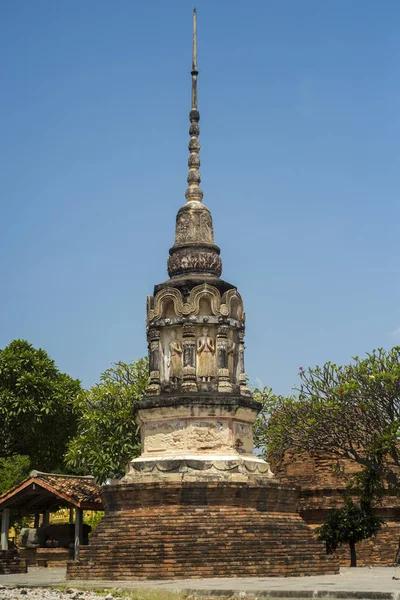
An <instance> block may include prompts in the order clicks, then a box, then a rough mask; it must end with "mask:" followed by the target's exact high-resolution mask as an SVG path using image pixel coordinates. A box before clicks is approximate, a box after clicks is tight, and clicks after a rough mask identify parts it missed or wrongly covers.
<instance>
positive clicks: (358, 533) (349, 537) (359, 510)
mask: <svg viewBox="0 0 400 600" xmlns="http://www.w3.org/2000/svg"><path fill="white" fill-rule="evenodd" d="M382 523H383V519H381V517H378V516H377V515H376V514H374V512H373V510H372V508H371V505H370V504H365V503H360V504H359V505H357V504H355V503H354V502H353V500H352V499H351V498H347V499H346V500H345V503H344V506H342V508H339V509H338V510H333V511H331V512H330V513H329V516H328V518H327V521H326V523H325V524H324V525H322V527H318V528H317V529H316V531H315V532H316V534H317V535H318V539H320V540H322V541H324V542H326V548H327V551H328V552H329V553H332V552H334V551H335V550H336V549H337V548H338V547H339V546H341V545H342V544H349V546H350V549H351V551H352V561H351V563H352V564H351V566H352V567H353V566H354V567H355V566H356V554H355V545H356V544H357V543H358V542H361V540H366V539H368V538H370V537H371V536H373V535H376V534H377V533H378V531H379V529H380V528H381V526H382Z"/></svg>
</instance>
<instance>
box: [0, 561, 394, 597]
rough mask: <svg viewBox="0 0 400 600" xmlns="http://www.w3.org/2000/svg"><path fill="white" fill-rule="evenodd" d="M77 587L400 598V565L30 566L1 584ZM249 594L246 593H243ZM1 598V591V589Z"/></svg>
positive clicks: (1, 579) (0, 580) (2, 577)
mask: <svg viewBox="0 0 400 600" xmlns="http://www.w3.org/2000/svg"><path fill="white" fill-rule="evenodd" d="M65 585H68V586H70V587H71V588H74V589H77V588H78V589H79V588H80V589H87V588H122V589H158V590H162V589H168V590H180V591H185V592H187V593H188V594H196V595H199V596H200V595H201V596H210V595H212V596H233V595H235V596H238V595H239V594H240V592H242V597H243V598H246V599H247V600H250V599H251V598H258V599H259V600H261V599H262V598H268V597H269V598H278V597H279V598H281V599H282V598H326V599H329V598H332V599H333V598H340V599H346V598H349V599H351V598H353V599H356V598H357V599H358V600H374V599H376V600H400V568H396V567H375V568H363V567H361V568H357V569H350V568H343V569H341V572H340V574H339V575H324V576H317V577H287V578H284V577H254V578H237V579H225V578H213V579H191V580H188V579H187V580H183V579H179V580H157V581H67V580H66V578H65V570H64V569H57V568H55V569H49V568H47V569H45V568H30V569H29V571H28V573H27V574H21V575H0V586H24V587H57V586H65ZM243 592H245V593H246V595H244V594H243ZM0 597H1V592H0Z"/></svg>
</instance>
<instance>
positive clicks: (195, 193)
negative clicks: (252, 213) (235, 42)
mask: <svg viewBox="0 0 400 600" xmlns="http://www.w3.org/2000/svg"><path fill="white" fill-rule="evenodd" d="M198 74H199V73H198V71H197V14H196V9H194V11H193V53H192V71H191V75H192V110H191V111H190V115H189V119H190V128H189V135H190V141H189V152H190V155H189V162H188V164H189V173H188V176H187V182H188V184H189V187H188V189H187V190H186V194H185V196H186V200H187V201H188V202H193V201H198V202H201V201H202V199H203V191H202V190H201V188H200V181H201V178H200V171H199V167H200V156H199V151H200V141H199V134H200V128H199V120H200V113H199V111H198V109H197V76H198Z"/></svg>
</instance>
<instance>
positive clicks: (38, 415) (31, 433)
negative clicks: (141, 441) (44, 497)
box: [0, 340, 81, 471]
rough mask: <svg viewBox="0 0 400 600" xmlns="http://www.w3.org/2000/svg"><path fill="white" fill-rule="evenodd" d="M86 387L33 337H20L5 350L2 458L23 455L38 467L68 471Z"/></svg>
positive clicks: (0, 398)
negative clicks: (68, 454) (31, 340)
mask: <svg viewBox="0 0 400 600" xmlns="http://www.w3.org/2000/svg"><path fill="white" fill-rule="evenodd" d="M80 390H81V387H80V383H79V381H78V380H77V379H72V377H70V376H69V375H67V374H65V373H61V372H60V371H59V370H58V369H57V367H56V365H55V363H54V361H53V360H52V359H51V358H50V357H49V356H48V354H47V353H46V352H45V351H44V350H42V349H35V348H34V347H33V346H32V345H31V344H29V342H27V341H25V340H14V341H13V342H11V343H10V344H9V345H8V346H7V347H6V348H4V349H3V350H0V460H4V459H9V458H11V457H13V456H16V455H22V456H27V457H29V460H30V461H31V464H32V466H34V467H35V468H36V469H40V470H44V471H52V470H62V469H63V468H64V467H63V456H64V453H65V448H66V445H67V443H68V442H69V441H70V439H71V438H72V437H73V435H74V434H75V431H76V415H75V412H74V400H75V398H76V396H77V395H78V394H79V392H80ZM3 465H4V463H3Z"/></svg>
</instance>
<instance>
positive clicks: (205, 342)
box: [197, 327, 215, 381]
mask: <svg viewBox="0 0 400 600" xmlns="http://www.w3.org/2000/svg"><path fill="white" fill-rule="evenodd" d="M202 333H203V335H202V336H201V337H200V338H199V339H198V340H197V355H198V356H197V376H198V377H199V379H201V380H202V381H211V379H212V378H213V377H215V345H214V340H213V339H212V338H210V336H209V335H208V327H203V332H202Z"/></svg>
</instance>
